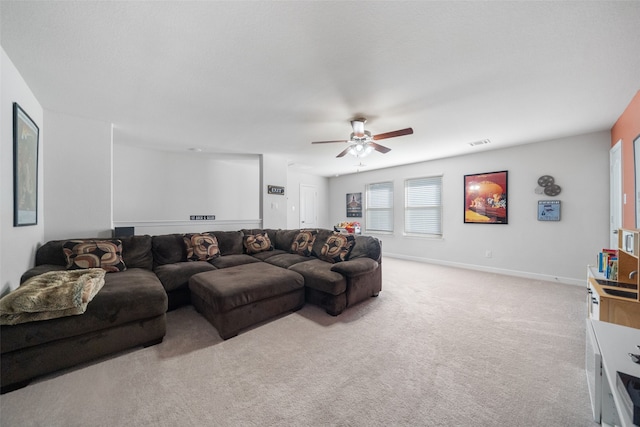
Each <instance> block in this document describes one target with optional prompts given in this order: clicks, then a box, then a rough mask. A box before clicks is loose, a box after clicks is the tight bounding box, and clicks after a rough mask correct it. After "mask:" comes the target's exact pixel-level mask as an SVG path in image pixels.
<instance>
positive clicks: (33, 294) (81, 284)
mask: <svg viewBox="0 0 640 427" xmlns="http://www.w3.org/2000/svg"><path fill="white" fill-rule="evenodd" d="M104 275H105V271H104V270H103V269H101V268H89V269H84V270H65V271H50V272H47V273H44V274H40V275H39V276H35V277H32V278H30V279H29V280H27V281H26V282H24V283H23V284H22V285H21V286H20V287H19V288H18V289H16V290H14V291H12V292H10V293H8V294H7V295H5V296H4V297H3V298H2V299H0V325H15V324H18V323H25V322H33V321H36V320H47V319H54V318H57V317H63V316H72V315H76V314H82V313H84V312H85V310H86V309H87V304H89V302H90V301H91V300H92V299H93V297H94V296H95V295H96V294H97V293H98V291H99V290H100V289H102V286H104Z"/></svg>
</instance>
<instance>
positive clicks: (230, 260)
mask: <svg viewBox="0 0 640 427" xmlns="http://www.w3.org/2000/svg"><path fill="white" fill-rule="evenodd" d="M209 262H210V263H211V264H212V265H213V266H215V267H216V268H229V267H235V266H237V265H243V264H253V263H254V262H260V260H259V259H257V258H255V257H252V256H251V255H247V254H236V255H225V256H221V257H218V258H215V259H213V260H211V261H209Z"/></svg>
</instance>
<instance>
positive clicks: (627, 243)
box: [587, 229, 640, 329]
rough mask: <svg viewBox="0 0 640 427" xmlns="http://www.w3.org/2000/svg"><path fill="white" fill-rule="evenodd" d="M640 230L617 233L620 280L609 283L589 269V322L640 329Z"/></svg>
mask: <svg viewBox="0 0 640 427" xmlns="http://www.w3.org/2000/svg"><path fill="white" fill-rule="evenodd" d="M639 234H640V230H626V229H620V230H619V231H618V247H617V248H616V249H617V254H616V255H617V277H616V279H615V280H609V278H607V277H605V275H604V274H602V273H601V272H599V271H598V269H597V268H595V269H594V268H592V267H589V268H588V270H587V280H588V292H589V294H588V314H589V318H591V319H594V320H601V321H604V322H609V323H616V324H618V325H622V326H629V327H632V328H638V329H640V292H638V283H639V281H638V278H639V277H640V275H639V274H638V273H637V272H638V271H639V267H640V263H639V257H638V255H639V254H640V245H639V243H640V241H639Z"/></svg>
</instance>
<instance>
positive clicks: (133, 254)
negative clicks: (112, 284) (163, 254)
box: [118, 234, 153, 270]
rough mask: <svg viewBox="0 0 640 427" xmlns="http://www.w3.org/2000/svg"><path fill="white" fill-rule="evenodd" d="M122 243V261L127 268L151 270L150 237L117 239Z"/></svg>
mask: <svg viewBox="0 0 640 427" xmlns="http://www.w3.org/2000/svg"><path fill="white" fill-rule="evenodd" d="M118 239H120V241H122V260H123V261H124V263H125V264H126V266H127V268H144V269H145V270H151V269H152V268H153V253H152V252H151V242H152V239H151V236H149V235H147V234H145V235H141V236H126V237H118Z"/></svg>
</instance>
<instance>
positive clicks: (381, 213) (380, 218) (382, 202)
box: [365, 182, 393, 232]
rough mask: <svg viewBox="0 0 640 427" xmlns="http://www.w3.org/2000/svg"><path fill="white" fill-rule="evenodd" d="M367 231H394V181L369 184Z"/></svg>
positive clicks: (367, 194)
mask: <svg viewBox="0 0 640 427" xmlns="http://www.w3.org/2000/svg"><path fill="white" fill-rule="evenodd" d="M366 197H367V199H366V203H367V204H366V209H365V210H366V214H365V215H366V218H365V220H366V228H367V231H386V232H392V231H393V182H380V183H378V184H367V193H366Z"/></svg>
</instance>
